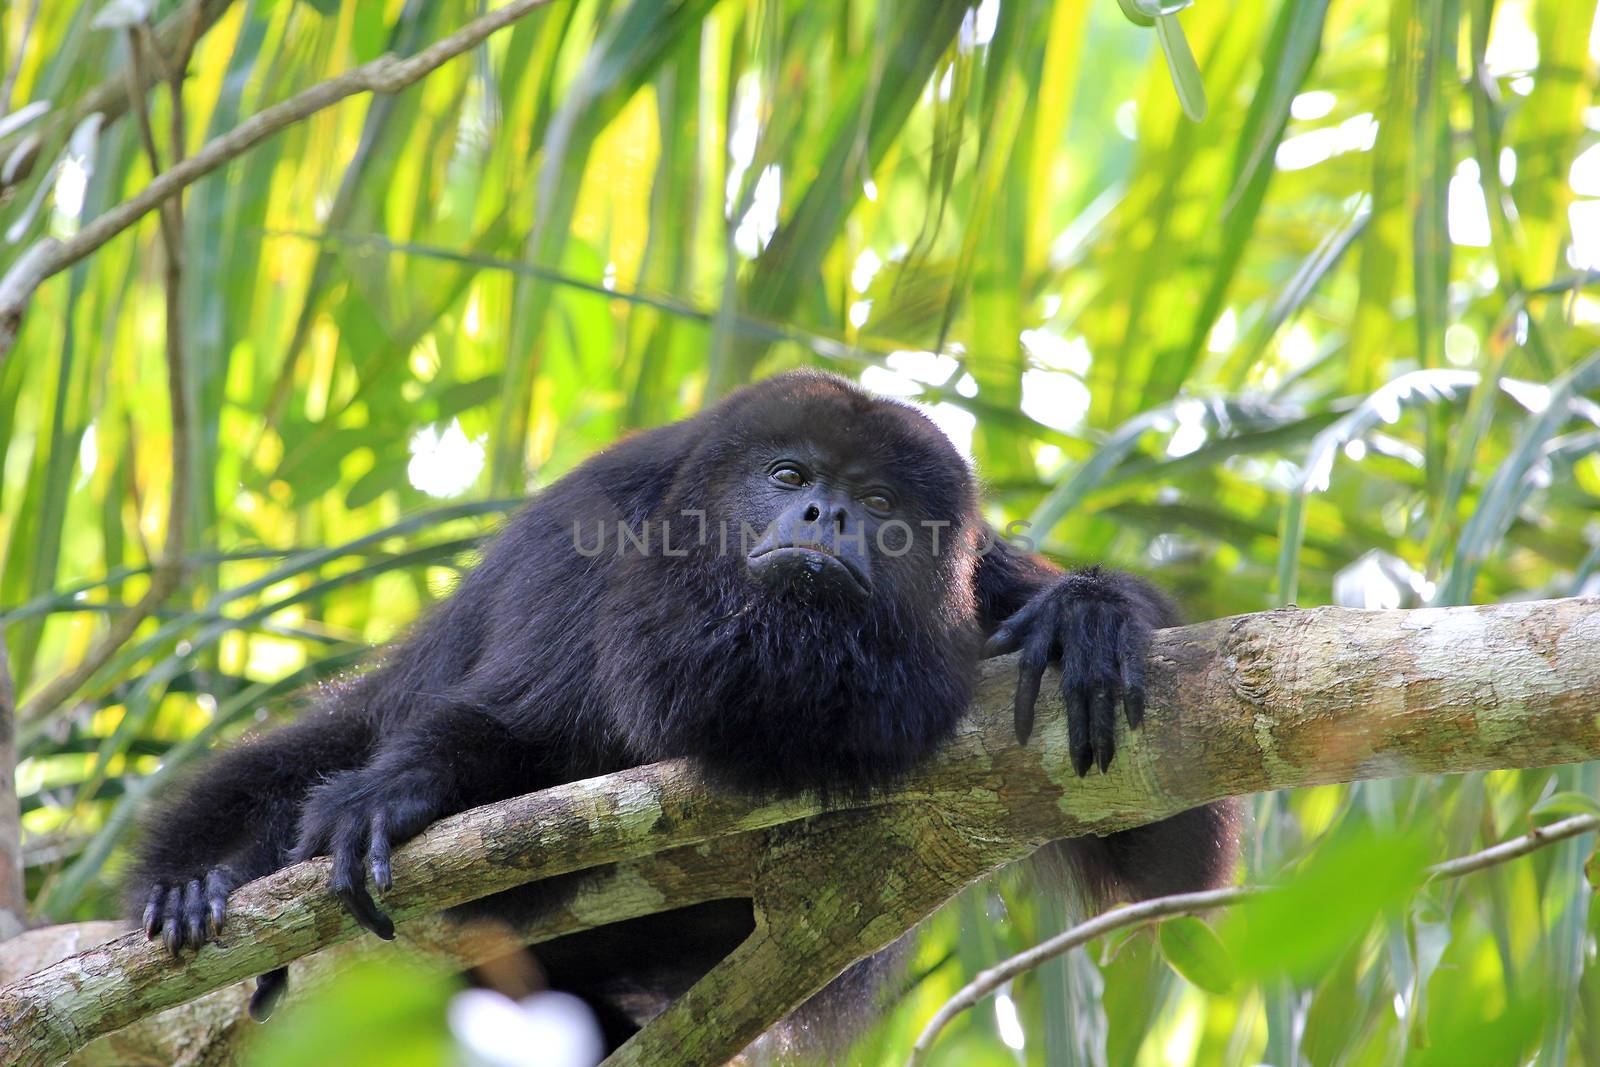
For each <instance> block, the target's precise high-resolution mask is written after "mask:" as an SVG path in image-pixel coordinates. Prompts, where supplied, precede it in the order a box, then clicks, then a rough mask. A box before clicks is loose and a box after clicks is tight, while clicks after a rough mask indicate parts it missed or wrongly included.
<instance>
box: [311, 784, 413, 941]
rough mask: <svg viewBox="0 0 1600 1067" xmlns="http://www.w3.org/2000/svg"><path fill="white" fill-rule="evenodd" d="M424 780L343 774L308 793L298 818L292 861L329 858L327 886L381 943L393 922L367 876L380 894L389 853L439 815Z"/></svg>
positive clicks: (386, 882)
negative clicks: (331, 870)
mask: <svg viewBox="0 0 1600 1067" xmlns="http://www.w3.org/2000/svg"><path fill="white" fill-rule="evenodd" d="M423 778H425V776H423V775H407V774H401V775H398V776H387V775H379V774H375V773H373V771H372V770H371V769H370V768H368V769H363V770H357V771H345V772H343V773H341V774H337V775H334V776H333V777H332V778H329V779H328V780H327V781H326V782H323V783H322V784H321V785H319V786H317V787H316V788H315V789H313V790H312V791H311V793H310V795H309V796H308V797H307V798H306V805H305V809H304V811H303V813H302V814H301V817H300V841H299V844H298V845H296V847H295V853H294V855H295V859H296V860H303V859H309V858H311V857H312V856H332V857H333V873H332V876H331V877H330V879H329V888H331V889H332V890H333V892H334V895H335V896H337V897H338V898H339V899H340V900H341V901H343V902H344V906H345V908H347V909H348V910H349V912H350V914H351V915H353V916H354V917H355V920H356V922H358V923H360V924H361V925H362V926H364V927H365V928H367V929H368V930H370V931H372V932H373V933H375V934H377V935H378V936H379V937H381V938H383V939H384V940H385V941H389V940H393V938H394V921H393V920H392V919H390V918H389V916H388V915H386V914H385V913H384V912H383V911H382V910H381V909H379V907H378V905H377V904H376V902H374V901H373V899H372V894H371V893H370V892H369V891H368V890H367V875H368V874H369V873H370V874H371V875H372V882H373V884H374V885H376V886H377V887H378V888H379V889H380V890H387V889H389V888H390V887H392V886H393V884H394V877H393V874H392V873H391V871H390V867H389V856H390V853H391V851H392V850H393V849H394V847H395V846H397V845H401V844H404V843H405V842H406V841H408V840H410V839H411V838H413V837H415V836H416V835H417V834H418V833H420V832H421V831H422V829H423V828H424V827H426V826H427V825H428V824H429V823H431V822H433V821H434V819H436V818H437V817H438V815H439V814H440V811H439V806H438V805H437V804H436V803H434V802H433V801H432V800H431V797H432V796H433V794H434V792H435V790H433V789H430V788H429V783H428V782H426V781H424V780H422V779H423Z"/></svg>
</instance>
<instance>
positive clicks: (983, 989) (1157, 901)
mask: <svg viewBox="0 0 1600 1067" xmlns="http://www.w3.org/2000/svg"><path fill="white" fill-rule="evenodd" d="M1263 892H1266V890H1265V889H1264V888H1263V887H1261V886H1247V885H1246V886H1235V887H1233V888H1231V889H1208V890H1205V891H1204V892H1200V893H1176V894H1174V895H1172V896H1169V897H1155V898H1154V899H1151V900H1144V901H1140V902H1139V903H1138V904H1130V905H1128V906H1127V907H1124V908H1117V909H1116V910H1114V911H1108V912H1105V913H1104V914H1101V915H1096V916H1095V917H1094V918H1092V919H1090V920H1088V921H1087V922H1081V923H1079V924H1078V925H1077V926H1074V927H1072V928H1071V929H1069V930H1063V931H1062V932H1061V933H1059V934H1057V935H1055V936H1054V937H1052V938H1048V939H1047V940H1044V941H1041V942H1039V943H1038V944H1037V945H1034V946H1033V947H1032V948H1030V949H1028V950H1026V951H1024V952H1019V953H1017V954H1016V955H1015V956H1011V957H1009V958H1007V959H1003V960H1001V961H1000V962H999V963H997V964H995V965H994V966H993V967H986V968H984V969H983V970H981V971H979V972H978V973H977V975H976V976H974V977H973V979H972V981H970V982H968V983H967V984H966V985H964V986H962V987H961V989H960V990H959V991H957V992H956V994H955V996H953V997H951V998H950V999H949V1000H947V1001H945V1002H944V1004H943V1006H941V1007H940V1008H939V1010H938V1011H936V1012H934V1013H933V1018H931V1019H929V1020H928V1025H926V1026H924V1027H923V1028H922V1033H921V1034H920V1035H918V1037H917V1041H916V1044H914V1045H912V1046H911V1055H910V1056H908V1057H907V1058H906V1067H916V1065H917V1064H920V1063H923V1062H925V1061H926V1060H927V1058H928V1053H929V1051H930V1050H931V1049H932V1048H933V1043H934V1041H935V1040H936V1039H937V1038H938V1037H939V1035H940V1034H941V1033H943V1032H944V1028H945V1027H946V1026H948V1025H949V1024H950V1023H951V1021H952V1020H954V1019H955V1017H956V1016H957V1015H960V1014H961V1013H962V1012H964V1011H966V1010H967V1009H968V1008H970V1007H973V1006H974V1005H976V1004H978V1003H979V1002H980V1001H982V1000H984V999H985V998H987V997H990V996H992V995H994V993H996V992H997V991H998V990H999V989H1000V987H1001V986H1003V985H1005V984H1006V983H1007V982H1009V981H1011V980H1012V979H1013V978H1015V977H1017V975H1019V974H1022V973H1024V972H1025V971H1031V970H1033V969H1034V968H1035V967H1037V966H1039V965H1040V964H1042V963H1045V962H1048V961H1049V960H1053V959H1055V958H1056V957H1057V956H1060V955H1062V954H1063V953H1066V952H1070V951H1071V950H1073V949H1075V948H1077V947H1078V946H1080V945H1086V944H1088V943H1089V942H1090V941H1093V940H1095V939H1096V938H1100V937H1104V936H1105V935H1107V934H1109V933H1113V932H1114V931H1117V930H1122V929H1125V928H1126V927H1129V926H1139V925H1141V924H1143V923H1147V922H1150V921H1152V920H1154V919H1164V918H1167V917H1169V916H1172V915H1192V914H1194V913H1195V912H1198V911H1210V910H1211V909H1213V908H1221V907H1226V906H1227V905H1229V904H1237V903H1239V901H1241V900H1248V899H1250V898H1251V897H1254V896H1259V895H1261V894H1262V893H1263Z"/></svg>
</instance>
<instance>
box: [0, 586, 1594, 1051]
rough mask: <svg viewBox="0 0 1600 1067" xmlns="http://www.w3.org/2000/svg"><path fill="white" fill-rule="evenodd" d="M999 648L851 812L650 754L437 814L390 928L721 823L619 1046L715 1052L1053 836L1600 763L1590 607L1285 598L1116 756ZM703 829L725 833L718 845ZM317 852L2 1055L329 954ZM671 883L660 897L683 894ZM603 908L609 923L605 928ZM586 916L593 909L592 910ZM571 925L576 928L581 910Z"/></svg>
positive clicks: (14, 1030)
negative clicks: (645, 1020) (1033, 710)
mask: <svg viewBox="0 0 1600 1067" xmlns="http://www.w3.org/2000/svg"><path fill="white" fill-rule="evenodd" d="M1014 670H1015V664H1014V662H1012V661H1010V660H999V661H994V662H992V663H989V664H987V665H986V666H985V669H984V673H983V680H982V684H981V687H980V691H979V696H978V700H977V706H976V709H975V712H974V714H973V715H972V716H971V717H969V719H968V720H967V722H966V723H965V724H964V725H963V728H962V731H961V733H960V734H959V736H958V737H957V738H956V739H955V740H954V741H953V742H952V743H951V744H950V745H949V747H948V748H947V749H946V750H945V751H944V752H943V753H942V754H941V755H940V756H939V757H938V758H936V759H935V760H932V761H930V762H929V764H928V765H927V766H926V767H924V768H923V769H921V770H919V771H918V772H917V773H915V774H914V775H912V776H911V777H910V778H909V779H908V780H907V781H905V782H904V783H902V784H901V785H900V786H898V787H896V788H894V789H891V790H885V791H884V792H883V793H882V794H880V795H878V796H876V797H874V798H872V799H871V800H870V801H869V802H864V803H861V804H858V805H856V806H855V807H854V808H852V809H851V810H844V811H834V812H825V811H824V810H823V808H822V807H821V806H820V805H819V804H818V803H817V801H816V800H814V799H812V798H808V797H802V798H793V799H787V800H777V801H767V802H756V803H752V802H750V801H749V800H745V799H741V798H739V797H735V796H730V795H726V794H724V793H721V792H719V791H715V790H711V789H708V788H706V787H705V786H704V785H703V784H702V783H700V782H699V781H698V780H697V778H696V776H695V775H694V773H693V771H692V770H691V769H690V768H688V767H686V766H684V765H682V764H679V763H664V764H656V765H653V766H650V767H642V768H637V769H634V770H630V771H624V772H621V773H619V774H613V775H608V776H606V777H603V778H597V779H592V780H589V781H586V782H577V783H573V784H571V785H566V786H561V787H558V788H556V789H551V790H547V791H545V792H543V793H537V794H532V795H529V796H525V797H519V798H516V799H513V800H509V801H505V802H503V803H500V804H495V805H490V806H487V807H483V808H478V809H475V810H473V811H469V812H465V813H463V814H461V815H458V816H455V817H453V818H451V819H447V820H445V821H443V822H441V823H439V824H438V825H436V826H435V827H433V828H431V829H430V830H429V831H428V832H427V833H425V834H423V835H422V836H421V837H420V838H418V839H417V840H416V841H414V842H412V843H411V844H410V845H408V846H407V847H406V848H404V849H402V850H400V852H399V853H398V854H397V855H396V857H395V882H396V887H395V889H394V890H393V891H392V892H390V893H387V894H385V896H384V904H385V907H386V908H387V909H388V910H389V911H390V912H391V914H393V915H394V916H395V917H396V918H397V919H399V920H401V921H407V920H415V919H417V918H419V917H421V916H423V915H425V914H427V913H429V912H432V911H434V910H437V909H438V908H440V907H447V906H451V905H454V904H457V903H460V902H463V901H466V900H470V899H473V898H476V897H481V896H484V895H487V894H489V893H493V892H497V891H499V890H502V889H505V888H508V887H510V886H512V885H516V884H519V883H521V882H525V881H529V880H532V879H536V878H545V877H549V876H551V875H555V874H560V873H564V872H568V871H573V870H577V869H581V868H587V867H593V866H596V865H599V864H605V863H613V862H618V861H634V860H640V859H641V858H642V857H646V856H650V855H654V854H656V853H660V852H663V851H665V850H668V849H674V848H680V847H683V846H688V845H700V844H705V843H708V842H713V841H716V839H719V838H723V837H727V836H730V835H750V836H749V837H747V838H745V840H747V841H751V842H753V843H752V844H751V845H750V846H749V849H750V851H749V852H748V853H743V854H741V855H742V857H743V858H741V855H735V856H733V858H730V859H729V860H728V864H727V866H728V867H729V868H730V869H734V868H743V870H744V871H745V874H744V875H743V877H744V878H745V879H746V881H745V884H748V885H750V886H752V887H753V889H752V895H753V899H754V901H755V907H756V911H757V916H758V920H759V921H758V923H757V932H756V934H754V935H752V937H751V939H750V940H749V941H747V942H746V943H745V945H743V946H741V947H740V948H739V949H738V950H736V952H735V953H734V954H733V955H732V956H730V957H729V959H728V960H726V961H724V962H723V963H721V964H719V965H718V966H717V967H716V968H713V970H712V971H711V973H710V974H708V975H707V976H706V978H705V979H703V980H702V981H701V983H700V984H698V985H697V986H695V987H694V988H693V989H691V990H690V991H689V992H688V993H687V994H685V995H684V997H683V998H681V999H680V1000H679V1001H678V1002H677V1003H675V1004H674V1005H673V1006H672V1007H670V1008H668V1009H667V1011H666V1012H665V1013H664V1014H663V1015H662V1016H661V1017H660V1018H658V1019H657V1020H655V1021H654V1022H653V1023H651V1024H650V1025H649V1026H648V1027H646V1028H645V1030H644V1031H643V1032H641V1033H640V1034H639V1035H638V1036H637V1037H636V1038H635V1039H634V1040H633V1041H631V1042H630V1043H629V1044H628V1045H626V1046H624V1048H623V1049H621V1050H620V1051H619V1052H618V1053H617V1055H616V1057H615V1060H616V1062H618V1063H660V1062H682V1061H684V1060H686V1059H687V1060H691V1061H708V1062H710V1061H719V1062H720V1060H723V1059H726V1058H727V1057H728V1056H730V1055H732V1054H733V1053H734V1052H736V1051H738V1049H740V1048H742V1047H743V1046H744V1045H745V1044H746V1043H747V1042H748V1041H749V1040H751V1039H752V1038H753V1037H755V1036H756V1035H757V1034H759V1033H760V1032H761V1031H762V1030H764V1029H765V1028H766V1027H768V1026H769V1025H771V1023H772V1022H773V1021H775V1020H776V1019H777V1018H779V1017H781V1016H782V1015H783V1014H784V1013H786V1012H787V1011H789V1010H791V1009H792V1008H793V1007H794V1006H795V1005H797V1004H798V1003H800V1002H801V1001H803V1000H804V999H805V998H806V997H808V996H810V995H811V994H812V993H813V992H815V991H816V990H817V989H818V988H820V987H821V986H822V985H823V984H825V983H826V982H827V981H828V980H829V979H830V978H832V977H833V975H835V974H837V973H838V972H839V970H841V969H842V968H843V967H844V966H846V965H848V964H849V963H850V962H852V961H853V960H855V959H858V958H860V957H862V956H864V955H866V954H869V953H871V952H874V951H877V950H878V949H879V948H881V947H882V946H884V945H885V944H887V943H889V942H890V941H892V940H893V939H894V938H895V937H897V936H899V934H900V933H902V932H903V931H904V930H906V929H908V928H910V926H912V925H914V924H915V923H916V922H917V921H918V920H920V919H921V918H923V917H925V916H926V915H927V914H929V913H931V912H932V911H933V910H934V909H935V908H937V907H938V906H939V905H940V904H942V903H943V902H944V901H945V900H947V899H949V897H950V896H951V895H953V894H954V893H956V892H957V891H959V890H960V889H961V888H962V887H963V886H965V885H967V884H969V883H970V882H972V881H973V880H975V879H977V878H979V877H982V876H983V875H984V874H986V873H988V872H989V871H992V870H993V869H995V868H996V867H999V866H1002V865H1004V864H1006V863H1009V862H1011V861H1013V860H1015V859H1018V858H1020V857H1022V856H1024V855H1026V854H1028V853H1029V852H1030V851H1032V850H1033V849H1034V848H1036V847H1037V846H1038V845H1039V844H1041V843H1042V842H1044V841H1048V840H1051V839H1054V838H1059V837H1066V836H1073V835H1078V834H1084V833H1104V832H1108V831H1112V830H1117V829H1123V828H1126V827H1129V826H1133V825H1138V824H1140V823H1144V822H1148V821H1150V820H1153V819H1157V818H1161V817H1164V816H1166V815H1170V814H1173V813H1175V812H1177V811H1180V810H1183V809H1185V808H1188V807H1191V806H1193V805H1195V804H1200V803H1204V802H1207V801H1210V800H1215V799H1218V798H1220V797H1223V796H1230V795H1239V794H1246V793H1254V792H1261V791H1265V790H1270V789H1282V788H1291V787H1297V786H1306V785H1318V784H1326V783H1330V782H1347V781H1354V780H1358V779H1367V778H1379V777H1394V776H1401V775H1410V774H1426V773H1451V772H1460V771H1473V770H1487V769H1491V768H1511V767H1537V766H1547V765H1551V764H1558V763H1567V762H1574V761H1579V760H1587V759H1596V758H1600V716H1597V715H1596V709H1597V708H1600V600H1595V599H1586V600H1564V601H1544V602H1539V603H1522V604H1504V605H1496V606H1491V607H1479V608H1451V609H1437V610H1421V611H1410V612H1358V611H1349V610H1343V609H1335V608H1323V609H1316V610H1311V611H1299V610H1295V609H1284V610H1280V611H1273V612H1265V613H1262V614H1258V615H1248V616H1240V617H1238V618H1233V619H1222V620H1217V621H1214V622H1210V623H1205V624H1201V625H1198V626H1189V627H1183V628H1179V629H1174V630H1168V631H1163V632H1162V633H1160V634H1158V635H1157V638H1156V641H1155V644H1154V648H1153V650H1152V661H1151V664H1150V690H1149V695H1150V699H1149V706H1148V711H1147V715H1146V719H1145V724H1144V726H1143V728H1142V729H1141V730H1140V731H1139V732H1138V733H1136V734H1134V735H1133V736H1132V737H1130V738H1128V739H1127V743H1126V745H1125V747H1124V748H1123V749H1122V750H1121V754H1120V755H1119V756H1118V759H1117V763H1116V764H1115V765H1114V766H1113V768H1112V770H1111V772H1110V773H1109V774H1104V775H1100V774H1092V775H1090V776H1089V777H1087V778H1083V779H1079V778H1076V777H1075V776H1073V774H1072V773H1071V770H1070V760H1069V758H1068V751H1067V738H1066V732H1065V729H1064V727H1063V724H1062V716H1061V709H1060V706H1059V703H1058V702H1055V701H1054V700H1052V701H1051V702H1049V703H1047V704H1046V706H1045V707H1043V708H1042V709H1041V728H1040V729H1039V730H1038V732H1037V733H1036V734H1035V737H1034V740H1033V741H1032V742H1030V743H1029V744H1028V745H1027V746H1026V747H1021V746H1018V745H1017V744H1016V741H1015V739H1014V737H1013V736H1012V727H1011V723H1010V701H1011V695H1012V690H1013V688H1014ZM712 847H715V848H718V849H720V848H721V847H723V846H722V843H721V842H717V844H716V845H715V846H712ZM326 875H327V862H326V861H325V860H319V861H313V862H311V863H305V864H300V865H298V866H296V867H292V868H290V869H288V870H286V871H281V872H279V873H278V874H275V875H273V876H271V877H269V878H265V879H262V880H260V881H258V882H255V883H253V884H251V885H250V886H248V887H246V888H245V889H243V890H241V891H240V892H239V893H238V894H237V896H236V901H235V910H234V911H233V912H232V914H231V916H230V918H229V922H228V925H227V928H226V929H225V930H224V931H223V933H222V936H221V937H220V938H219V939H218V940H217V941H216V942H214V943H212V944H210V945H207V946H206V947H205V948H203V949H201V950H200V951H199V953H197V954H196V955H195V956H194V957H193V958H192V959H189V960H186V961H184V962H183V963H181V964H174V963H172V962H171V961H170V960H169V959H167V958H166V956H165V955H164V952H163V950H162V949H161V948H160V947H159V946H158V945H155V944H152V943H148V942H146V941H145V940H144V939H143V937H142V936H141V935H139V934H137V933H129V934H126V935H124V936H122V937H120V938H117V939H116V940H114V941H111V942H109V943H108V944H106V945H103V946H100V947H97V948H95V949H92V950H90V951H88V952H85V953H81V954H79V955H77V956H74V957H72V958H70V959H66V960H63V961H61V962H59V963H56V964H53V965H52V966H50V967H47V968H45V969H44V970H41V971H39V972H38V973H36V974H34V975H32V976H30V977H27V978H24V979H21V980H19V981H17V982H14V983H12V984H11V985H9V986H7V987H6V988H4V989H3V990H0V1061H3V1062H6V1063H16V1064H22V1065H35V1064H37V1065H42V1064H50V1063H55V1062H58V1061H60V1060H61V1059H63V1058H65V1057H66V1056H68V1055H69V1054H71V1053H72V1052H73V1051H74V1050H75V1049H77V1048H80V1047H82V1046H83V1045H84V1044H85V1043H86V1042H88V1041H89V1040H91V1039H93V1038H95V1037H97V1036H100V1035H103V1034H107V1033H109V1032H111V1031H113V1030H115V1029H117V1028H119V1027H122V1026H125V1025H127V1024H128V1023H130V1022H133V1021H135V1020H137V1019H140V1018H142V1017H144V1016H146V1015H149V1014H151V1013H153V1012H156V1011H160V1010H163V1009H165V1008H168V1007H171V1006H173V1005H176V1004H180V1003H183V1002H184V1001H186V1000H190V999H193V998H194V997H197V996H200V995H202V994H204V993H207V992H209V991H211V990H215V989H219V988H221V987H223V986H225V985H228V984H230V983H233V982H236V981H238V980H239V979H241V978H245V977H248V976H250V975H253V974H257V973H260V972H262V971H265V970H268V969H270V968H272V967H274V966H277V965H280V964H282V963H284V962H286V961H289V960H293V959H296V958H298V957H300V956H303V955H306V954H308V953H310V952H313V951H315V950H317V949H319V948H323V947H326V946H328V945H332V944H336V943H339V942H342V941H346V940H349V939H350V938H351V937H353V936H354V934H355V932H356V927H355V925H354V923H353V922H351V921H350V920H349V919H348V918H347V916H346V915H345V914H344V912H343V911H342V909H341V908H340V906H339V904H338V902H337V901H336V900H335V898H333V897H332V895H331V894H329V893H328V892H327V891H326V890H325V888H324V883H325V880H326ZM679 903H680V900H679V899H677V898H675V897H674V895H673V894H672V893H662V894H658V895H657V896H655V898H654V899H653V900H652V902H651V903H650V904H649V909H650V910H664V909H667V908H672V907H676V906H678V904H679ZM604 921H611V920H610V918H601V919H599V920H598V922H604ZM584 924H585V925H593V923H589V922H588V916H587V915H585V916H584ZM573 928H579V927H573Z"/></svg>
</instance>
